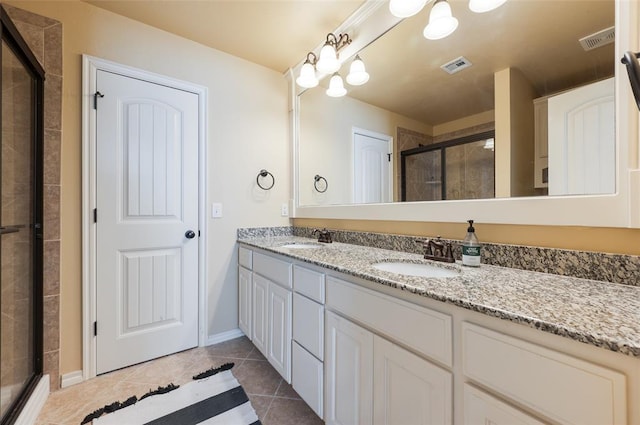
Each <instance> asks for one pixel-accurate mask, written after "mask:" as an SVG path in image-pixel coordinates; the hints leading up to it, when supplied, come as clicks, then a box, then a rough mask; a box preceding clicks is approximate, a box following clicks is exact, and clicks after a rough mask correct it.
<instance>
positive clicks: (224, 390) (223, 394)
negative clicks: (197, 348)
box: [93, 364, 260, 425]
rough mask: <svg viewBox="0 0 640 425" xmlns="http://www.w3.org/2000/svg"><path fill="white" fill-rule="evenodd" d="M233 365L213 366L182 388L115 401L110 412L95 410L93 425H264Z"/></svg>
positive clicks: (107, 407) (109, 409) (160, 389)
mask: <svg viewBox="0 0 640 425" xmlns="http://www.w3.org/2000/svg"><path fill="white" fill-rule="evenodd" d="M232 366H233V364H229V365H225V366H223V367H221V368H217V369H210V370H209V371H206V372H204V373H202V374H200V375H196V376H194V381H193V382H189V383H188V384H185V385H182V386H180V387H177V386H173V385H169V386H167V387H161V388H158V390H156V391H152V392H150V393H149V394H151V396H147V395H148V394H147V395H145V396H142V397H141V398H140V399H139V400H138V399H136V397H132V398H131V399H129V400H127V401H125V402H123V403H114V404H116V405H117V407H115V408H109V407H110V406H105V408H104V409H106V411H103V412H100V411H96V412H98V414H97V415H96V412H94V413H93V415H94V417H95V419H93V425H196V424H206V425H223V424H224V425H230V424H234V425H236V424H237V425H260V420H259V419H258V416H257V415H256V412H255V410H254V409H253V407H252V406H251V403H250V402H249V398H248V397H247V394H246V393H245V392H244V389H243V388H242V386H240V384H239V383H238V381H237V380H236V378H235V377H234V376H233V375H232V374H231V370H229V369H230V368H231V367H232ZM203 376H204V377H203ZM134 399H135V401H133V400H134ZM111 406H113V405H111ZM107 412H111V413H107ZM105 413H106V414H105Z"/></svg>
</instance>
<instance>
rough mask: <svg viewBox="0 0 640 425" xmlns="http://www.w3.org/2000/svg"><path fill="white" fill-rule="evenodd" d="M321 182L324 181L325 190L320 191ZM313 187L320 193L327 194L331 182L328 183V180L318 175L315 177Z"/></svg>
mask: <svg viewBox="0 0 640 425" xmlns="http://www.w3.org/2000/svg"><path fill="white" fill-rule="evenodd" d="M320 180H324V189H323V190H320V189H318V182H319V181H320ZM313 187H315V188H316V190H317V191H318V192H319V193H325V192H326V191H327V189H328V188H329V182H328V181H327V179H325V178H324V177H322V176H321V175H320V174H316V175H315V177H314V178H313Z"/></svg>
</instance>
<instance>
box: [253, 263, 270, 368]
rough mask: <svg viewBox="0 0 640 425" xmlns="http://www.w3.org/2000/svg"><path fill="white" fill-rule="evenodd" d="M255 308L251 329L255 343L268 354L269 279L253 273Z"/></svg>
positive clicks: (263, 352) (265, 354)
mask: <svg viewBox="0 0 640 425" xmlns="http://www.w3.org/2000/svg"><path fill="white" fill-rule="evenodd" d="M252 276H253V288H252V289H253V291H252V292H253V294H252V300H253V310H252V318H251V324H252V326H251V328H252V329H251V331H252V335H253V338H251V340H252V341H253V344H254V345H255V346H256V347H257V348H258V350H260V352H261V353H262V354H263V355H264V356H265V357H266V356H267V327H268V325H269V318H268V316H267V302H268V301H267V300H268V294H269V281H268V280H267V279H265V278H264V277H262V276H260V275H258V274H256V273H253V274H252Z"/></svg>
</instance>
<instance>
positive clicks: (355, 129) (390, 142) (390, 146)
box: [351, 127, 395, 203]
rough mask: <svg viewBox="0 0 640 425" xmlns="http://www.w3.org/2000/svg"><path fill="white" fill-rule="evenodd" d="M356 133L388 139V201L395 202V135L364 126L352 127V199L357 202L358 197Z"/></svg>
mask: <svg viewBox="0 0 640 425" xmlns="http://www.w3.org/2000/svg"><path fill="white" fill-rule="evenodd" d="M356 134H361V135H363V136H367V137H371V138H374V139H380V140H386V141H387V147H388V149H389V154H390V155H391V158H390V161H389V177H388V181H387V185H388V186H389V200H388V201H386V202H387V203H388V202H393V195H394V193H393V192H394V184H393V182H394V175H393V173H394V166H393V163H394V161H395V159H394V154H395V152H394V150H393V136H390V135H388V134H384V133H378V132H375V131H371V130H366V129H364V128H360V127H351V166H352V168H351V201H352V202H355V199H356V179H355V164H354V161H355V156H356Z"/></svg>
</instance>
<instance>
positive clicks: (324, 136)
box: [299, 87, 432, 205]
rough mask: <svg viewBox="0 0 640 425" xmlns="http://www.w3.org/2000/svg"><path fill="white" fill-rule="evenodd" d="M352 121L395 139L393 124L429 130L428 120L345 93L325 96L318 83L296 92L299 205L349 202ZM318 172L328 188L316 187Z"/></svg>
mask: <svg viewBox="0 0 640 425" xmlns="http://www.w3.org/2000/svg"><path fill="white" fill-rule="evenodd" d="M353 127H357V128H360V129H364V130H369V131H374V132H376V133H381V134H385V135H388V136H391V137H393V139H394V143H395V141H396V128H397V127H404V128H407V129H410V130H414V131H418V132H421V133H425V134H431V131H432V129H431V126H429V125H427V124H424V123H421V122H418V121H415V120H412V119H410V118H407V117H404V116H402V115H398V114H395V113H393V112H389V111H387V110H385V109H381V108H378V107H376V106H373V105H370V104H368V103H364V102H361V101H359V100H356V99H353V98H350V97H349V96H345V97H341V98H332V97H329V96H327V95H326V94H325V90H324V89H323V88H322V87H318V88H315V89H310V90H307V91H306V92H305V93H303V94H302V96H301V98H300V154H299V155H300V205H335V204H342V203H351V200H352V193H351V192H352V190H351V189H352V186H353V185H352V175H351V170H352V168H353V166H352V163H353V159H352V156H353V155H352V128H353ZM394 151H396V152H397V149H395V147H394ZM397 157H398V155H396V161H397V160H398V158H397ZM397 164H399V162H397ZM316 174H320V175H322V176H323V177H325V178H326V179H327V180H328V182H329V188H330V189H329V190H328V191H327V192H326V193H323V194H319V193H318V192H316V191H315V190H314V188H313V176H315V175H316Z"/></svg>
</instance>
